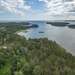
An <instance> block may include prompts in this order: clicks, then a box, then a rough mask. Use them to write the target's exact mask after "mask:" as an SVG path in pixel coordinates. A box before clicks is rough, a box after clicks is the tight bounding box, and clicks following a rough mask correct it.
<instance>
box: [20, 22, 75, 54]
mask: <svg viewBox="0 0 75 75" xmlns="http://www.w3.org/2000/svg"><path fill="white" fill-rule="evenodd" d="M32 23H33V24H38V25H39V27H38V28H31V29H28V30H27V32H20V33H19V34H20V35H22V36H25V37H26V38H27V39H28V38H45V37H46V38H48V39H49V40H55V41H56V42H57V43H58V44H60V45H61V46H62V47H65V48H66V49H67V51H68V52H71V53H72V54H74V55H75V29H71V28H68V27H67V26H65V27H56V26H52V25H50V24H46V22H40V21H38V22H32ZM39 32H44V33H39Z"/></svg>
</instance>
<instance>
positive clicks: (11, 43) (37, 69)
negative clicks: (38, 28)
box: [0, 26, 75, 75]
mask: <svg viewBox="0 0 75 75" xmlns="http://www.w3.org/2000/svg"><path fill="white" fill-rule="evenodd" d="M12 27H13V26H12ZM19 28H20V27H19ZM5 29H6V31H5V30H3V29H2V30H1V29H0V30H1V32H0V75H75V56H72V54H70V53H67V52H66V50H65V49H64V48H62V47H61V46H60V45H58V44H57V43H56V42H55V41H51V40H48V39H47V38H44V39H29V40H26V39H25V38H24V37H21V36H18V35H17V34H15V33H14V32H15V31H17V30H19V29H18V28H17V30H16V29H12V28H11V27H10V26H7V27H5ZM10 30H11V31H10Z"/></svg>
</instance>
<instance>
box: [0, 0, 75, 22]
mask: <svg viewBox="0 0 75 75" xmlns="http://www.w3.org/2000/svg"><path fill="white" fill-rule="evenodd" d="M64 19H67V20H69V19H70V20H75V0H0V20H1V21H2V20H8V21H9V20H10V21H12V20H13V21H15V20H64Z"/></svg>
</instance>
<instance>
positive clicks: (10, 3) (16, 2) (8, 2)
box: [0, 0, 31, 16]
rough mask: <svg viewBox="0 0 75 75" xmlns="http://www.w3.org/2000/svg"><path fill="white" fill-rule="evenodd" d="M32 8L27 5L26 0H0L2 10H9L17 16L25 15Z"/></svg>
mask: <svg viewBox="0 0 75 75" xmlns="http://www.w3.org/2000/svg"><path fill="white" fill-rule="evenodd" d="M30 8H31V6H29V5H27V4H26V1H25V0H0V10H7V11H9V12H11V13H16V14H17V15H21V16H22V15H24V14H25V11H28V10H30Z"/></svg>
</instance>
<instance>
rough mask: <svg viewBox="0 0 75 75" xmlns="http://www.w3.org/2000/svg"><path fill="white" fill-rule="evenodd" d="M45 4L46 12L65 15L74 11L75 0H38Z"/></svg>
mask: <svg viewBox="0 0 75 75" xmlns="http://www.w3.org/2000/svg"><path fill="white" fill-rule="evenodd" d="M39 1H43V2H44V3H45V6H46V9H47V11H46V14H49V15H65V13H71V12H75V0H39Z"/></svg>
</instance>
